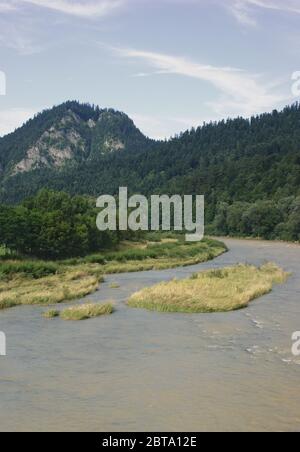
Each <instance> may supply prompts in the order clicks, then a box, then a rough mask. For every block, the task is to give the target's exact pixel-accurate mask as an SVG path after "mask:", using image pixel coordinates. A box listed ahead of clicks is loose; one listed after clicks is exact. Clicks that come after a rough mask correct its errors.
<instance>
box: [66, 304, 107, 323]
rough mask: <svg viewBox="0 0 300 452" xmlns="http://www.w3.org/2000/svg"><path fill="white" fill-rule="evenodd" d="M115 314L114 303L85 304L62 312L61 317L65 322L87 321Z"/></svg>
mask: <svg viewBox="0 0 300 452" xmlns="http://www.w3.org/2000/svg"><path fill="white" fill-rule="evenodd" d="M112 313H113V305H112V303H107V304H84V305H81V306H73V307H71V308H67V309H65V310H64V311H62V312H61V314H60V317H61V318H62V319H63V320H73V321H77V320H87V319H91V318H94V317H100V316H102V315H109V314H112Z"/></svg>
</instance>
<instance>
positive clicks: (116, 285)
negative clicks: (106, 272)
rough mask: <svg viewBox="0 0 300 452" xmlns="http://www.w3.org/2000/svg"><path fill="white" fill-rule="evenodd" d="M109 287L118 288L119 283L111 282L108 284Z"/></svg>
mask: <svg viewBox="0 0 300 452" xmlns="http://www.w3.org/2000/svg"><path fill="white" fill-rule="evenodd" d="M109 288H110V289H119V288H120V285H119V284H118V283H111V284H110V285H109Z"/></svg>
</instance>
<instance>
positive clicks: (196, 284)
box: [128, 263, 289, 313]
mask: <svg viewBox="0 0 300 452" xmlns="http://www.w3.org/2000/svg"><path fill="white" fill-rule="evenodd" d="M288 276H289V275H288V274H287V273H285V272H284V271H283V270H282V269H281V268H279V267H278V266H277V265H275V264H271V263H268V264H265V265H263V266H262V267H259V268H257V267H254V266H252V265H237V266H234V267H228V268H224V269H219V270H209V271H205V272H201V273H196V274H194V275H193V276H192V277H191V278H189V279H184V280H174V281H171V282H167V283H161V284H158V285H156V286H154V287H152V288H147V289H144V290H141V291H140V292H137V293H135V294H134V295H133V296H132V297H131V298H130V299H129V301H128V305H129V306H131V307H133V308H144V309H148V310H151V311H160V312H185V313H211V312H228V311H234V310H238V309H242V308H245V307H247V306H248V304H249V302H250V301H252V300H254V299H256V298H258V297H261V296H262V295H265V294H267V293H269V292H270V291H271V290H272V287H273V285H274V284H281V283H284V282H285V281H286V280H287V278H288Z"/></svg>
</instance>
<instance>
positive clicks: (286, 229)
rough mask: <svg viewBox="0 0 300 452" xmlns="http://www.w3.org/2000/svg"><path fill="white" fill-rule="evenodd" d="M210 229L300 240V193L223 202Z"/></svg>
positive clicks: (218, 233)
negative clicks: (289, 195) (254, 200)
mask: <svg viewBox="0 0 300 452" xmlns="http://www.w3.org/2000/svg"><path fill="white" fill-rule="evenodd" d="M207 232H208V233H211V234H217V235H231V236H240V237H260V238H263V239H273V240H287V241H295V242H296V241H300V196H298V197H292V196H291V197H288V198H284V199H281V200H279V201H277V202H276V201H257V202H255V203H247V202H235V203H233V204H231V205H229V204H228V203H225V202H223V203H220V204H219V205H218V208H217V213H216V217H215V219H214V221H213V223H212V225H209V226H208V228H207Z"/></svg>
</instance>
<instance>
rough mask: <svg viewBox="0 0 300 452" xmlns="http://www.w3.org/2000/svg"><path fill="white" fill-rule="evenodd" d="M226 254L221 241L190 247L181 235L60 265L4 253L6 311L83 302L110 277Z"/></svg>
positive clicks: (0, 289) (2, 302) (0, 280)
mask: <svg viewBox="0 0 300 452" xmlns="http://www.w3.org/2000/svg"><path fill="white" fill-rule="evenodd" d="M153 240H157V241H155V242H154V241H153ZM225 251H226V247H225V245H224V244H222V243H220V242H218V241H216V240H211V239H204V240H203V241H202V242H200V243H186V242H184V241H183V237H181V236H178V237H176V238H171V239H170V238H161V236H160V235H159V234H158V235H156V234H152V235H149V237H148V239H146V238H144V239H140V241H136V242H133V241H130V242H129V241H124V242H120V243H119V244H118V245H117V246H116V248H115V249H114V250H103V251H102V252H101V253H97V254H92V255H88V256H85V257H80V258H71V259H67V260H60V261H54V262H49V261H40V260H34V259H26V258H20V257H18V256H16V255H11V254H4V255H2V257H0V309H5V308H10V307H14V306H18V305H52V304H57V303H62V302H65V301H70V300H75V299H79V298H82V297H84V296H86V295H89V294H91V293H93V292H95V291H96V290H97V289H98V288H99V285H100V284H101V282H102V281H103V277H104V275H106V274H114V273H124V272H136V271H146V270H153V269H156V270H161V269H166V268H175V267H178V266H187V265H192V264H196V263H200V262H204V261H207V260H209V259H213V258H215V257H217V256H219V255H220V254H222V253H223V252H225Z"/></svg>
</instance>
